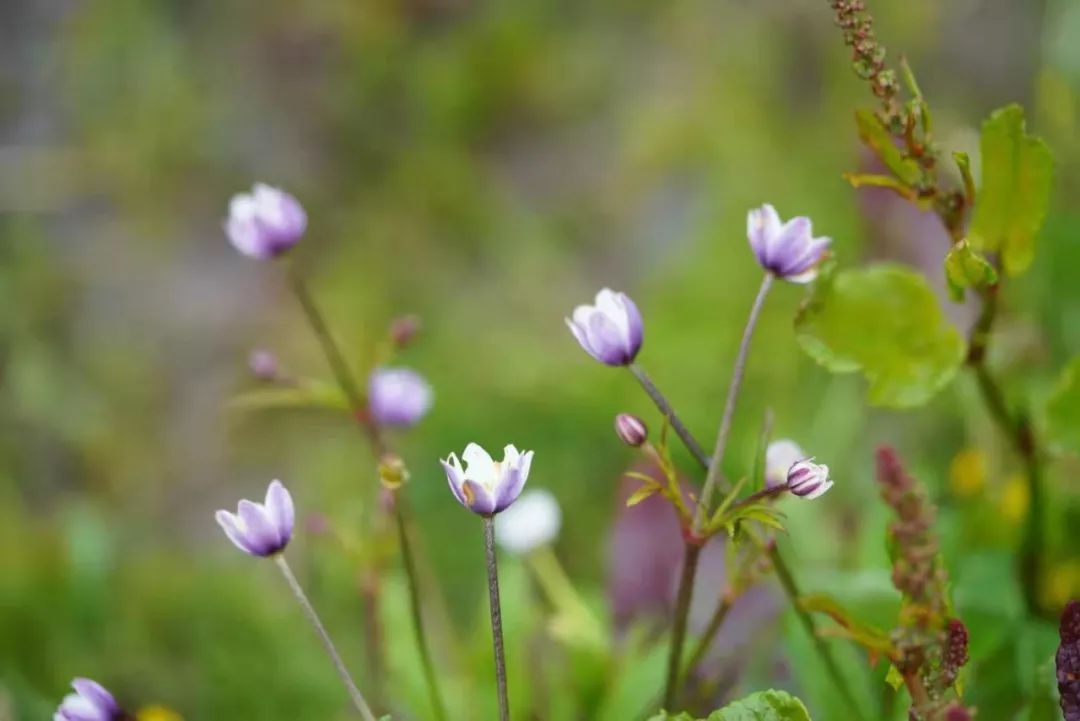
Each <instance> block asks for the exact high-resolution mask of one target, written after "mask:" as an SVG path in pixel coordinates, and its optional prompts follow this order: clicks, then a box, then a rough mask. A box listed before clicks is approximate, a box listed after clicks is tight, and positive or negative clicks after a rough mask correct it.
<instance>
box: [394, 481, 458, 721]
mask: <svg viewBox="0 0 1080 721" xmlns="http://www.w3.org/2000/svg"><path fill="white" fill-rule="evenodd" d="M404 501H405V499H404V498H403V497H402V496H401V494H400V493H398V494H396V497H395V498H394V519H395V521H396V522H397V532H398V545H399V546H400V547H401V559H402V562H403V564H404V566H405V577H406V579H408V582H409V609H410V611H411V613H412V623H413V631H414V633H415V634H416V645H417V648H418V649H419V651H420V662H421V664H422V666H423V669H424V680H425V681H426V682H427V687H428V695H429V696H430V697H431V708H432V709H433V710H434V712H435V718H436V719H438V720H439V721H446V718H447V716H446V703H445V702H444V701H443V697H442V692H441V691H440V689H439V679H438V676H437V675H436V674H435V666H434V664H433V663H432V659H431V648H430V645H429V643H428V639H427V634H426V632H425V631H424V614H423V609H422V608H421V606H420V578H419V574H418V573H417V572H416V563H415V561H414V560H413V553H412V544H411V543H410V541H409V529H408V526H407V524H406V522H405V512H404V510H403V509H402V505H403V504H404Z"/></svg>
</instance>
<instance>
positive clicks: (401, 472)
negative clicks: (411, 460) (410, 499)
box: [379, 453, 409, 491]
mask: <svg viewBox="0 0 1080 721" xmlns="http://www.w3.org/2000/svg"><path fill="white" fill-rule="evenodd" d="M408 480H409V469H408V468H407V467H406V466H405V461H403V460H402V459H401V456H398V455H396V454H394V453H387V454H386V455H385V456H383V457H382V458H381V459H380V460H379V482H380V483H382V484H383V487H384V488H386V489H388V490H391V491H394V490H397V489H398V488H401V486H402V485H403V484H404V483H406V482H408Z"/></svg>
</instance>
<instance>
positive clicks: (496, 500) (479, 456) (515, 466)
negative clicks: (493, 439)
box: [441, 443, 533, 516]
mask: <svg viewBox="0 0 1080 721" xmlns="http://www.w3.org/2000/svg"><path fill="white" fill-rule="evenodd" d="M461 457H462V458H463V459H464V460H465V468H464V469H463V468H462V467H461V462H460V461H459V460H458V457H457V455H455V454H453V453H451V454H450V456H449V457H448V458H447V459H446V460H444V461H441V463H442V465H443V469H444V470H445V471H446V480H447V481H449V483H450V490H451V491H452V492H453V494H454V498H456V499H457V500H458V503H460V504H461V505H463V506H465V507H466V508H468V509H469V510H470V511H472V512H473V513H479V514H480V515H481V516H490V515H492V514H494V513H498V512H499V511H501V510H503V509H504V508H506V507H507V506H509V505H510V504H511V503H513V502H514V500H515V499H517V497H518V495H519V494H520V493H521V489H522V488H524V487H525V481H526V479H528V477H529V467H530V466H531V465H532V458H533V452H532V451H526V452H524V453H519V452H518V449H517V448H515V447H514V446H513V445H508V446H506V448H505V449H503V459H502V461H501V462H498V461H493V460H492V459H491V456H490V455H489V454H488V452H487V451H485V450H484V449H483V448H481V447H480V446H478V445H477V444H475V443H470V444H469V445H467V446H466V447H465V452H464V453H462V454H461Z"/></svg>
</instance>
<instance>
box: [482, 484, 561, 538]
mask: <svg viewBox="0 0 1080 721" xmlns="http://www.w3.org/2000/svg"><path fill="white" fill-rule="evenodd" d="M561 525H562V511H561V509H560V508H559V502H558V501H556V500H555V496H554V495H552V494H551V492H550V491H546V490H544V489H542V488H539V489H536V490H534V491H528V492H527V493H523V494H521V498H519V499H518V500H517V503H515V504H514V505H513V506H511V507H510V508H507V509H506V511H505V512H504V513H502V514H500V515H499V517H498V518H497V519H496V520H495V530H496V531H498V533H497V534H496V536H495V538H496V540H497V541H498V542H499V545H500V546H502V547H503V548H505V549H506V550H507V551H510V552H511V553H518V554H525V553H528V552H529V551H532V550H533V549H535V548H539V547H540V546H546V545H548V544H550V543H551V542H552V541H554V540H555V538H556V537H557V536H558V535H559V527H560V526H561Z"/></svg>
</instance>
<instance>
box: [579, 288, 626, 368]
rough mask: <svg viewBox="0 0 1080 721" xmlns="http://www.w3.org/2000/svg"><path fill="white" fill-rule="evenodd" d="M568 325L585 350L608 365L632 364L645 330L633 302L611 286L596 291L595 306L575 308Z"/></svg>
mask: <svg viewBox="0 0 1080 721" xmlns="http://www.w3.org/2000/svg"><path fill="white" fill-rule="evenodd" d="M566 325H567V326H568V327H569V328H570V332H571V333H573V334H574V337H575V338H577V342H578V343H580V344H581V347H582V348H584V349H585V352H586V353H588V354H589V355H591V356H592V357H593V358H595V359H596V360H598V361H600V362H601V363H606V364H607V365H609V366H625V365H630V364H631V363H633V362H634V358H636V357H637V354H638V351H639V350H641V341H642V339H643V337H644V333H645V326H644V324H643V323H642V321H641V313H639V312H638V309H637V306H636V305H634V301H632V300H630V297H629V296H627V295H626V294H625V293H617V292H615V291H613V290H611V289H610V288H604V289H603V290H601V291H600V292H599V293H597V294H596V304H595V305H579V306H578V307H577V308H574V313H573V317H572V318H567V319H566Z"/></svg>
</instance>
